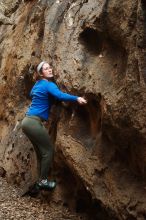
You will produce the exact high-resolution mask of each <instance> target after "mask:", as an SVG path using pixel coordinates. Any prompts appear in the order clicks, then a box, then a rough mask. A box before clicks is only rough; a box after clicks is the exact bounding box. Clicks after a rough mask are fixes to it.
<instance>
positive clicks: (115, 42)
mask: <svg viewBox="0 0 146 220" xmlns="http://www.w3.org/2000/svg"><path fill="white" fill-rule="evenodd" d="M2 4H3V6H4V7H3V9H2V10H1V9H0V15H1V14H2V16H4V18H5V19H6V20H5V21H3V20H1V17H0V23H1V26H0V33H1V35H0V52H1V53H0V54H1V55H0V94H1V95H0V106H1V108H0V120H1V124H0V128H1V132H0V137H1V142H0V145H1V147H0V152H1V154H0V155H1V156H0V159H1V164H2V165H3V167H4V168H5V170H6V171H7V177H8V178H9V179H11V176H13V179H14V180H15V182H17V178H18V177H19V178H21V179H22V181H23V182H25V181H27V180H28V179H29V178H30V176H31V178H32V179H33V178H34V176H35V174H34V173H35V164H36V162H35V155H34V153H31V150H30V149H31V144H30V143H29V142H28V141H27V140H26V138H25V137H24V136H23V134H22V133H21V130H18V132H17V128H16V129H15V125H16V124H18V123H19V122H20V121H21V119H22V118H23V117H24V113H25V111H26V108H27V106H28V104H29V103H30V100H29V91H30V89H31V87H32V85H33V83H34V81H33V68H34V66H35V65H36V64H37V63H38V62H40V60H42V59H43V60H47V61H48V62H50V63H51V64H52V65H53V68H54V75H55V77H56V80H57V83H58V85H59V86H60V88H62V89H63V90H64V91H67V92H70V93H73V94H76V95H84V96H85V97H86V98H87V100H88V104H87V105H86V106H83V107H79V106H78V105H77V104H74V105H72V104H68V105H64V106H62V108H61V111H59V112H60V117H59V118H60V119H59V121H56V122H55V123H57V124H55V125H54V126H55V129H56V128H57V129H56V130H55V132H56V135H55V137H56V146H57V153H56V154H60V155H61V157H62V158H63V160H64V161H65V163H66V164H67V165H68V167H69V168H70V170H72V172H73V173H74V175H75V176H77V177H78V179H79V180H80V181H81V182H82V184H83V185H84V187H85V188H86V189H87V191H89V193H90V194H91V196H92V199H93V200H96V201H97V203H98V204H101V206H102V207H103V208H104V209H105V210H106V211H107V213H108V215H109V216H111V219H113V217H115V218H117V219H145V218H146V216H145V213H146V199H145V198H146V189H145V181H146V108H145V106H146V89H145V86H146V60H145V53H146V40H145V39H146V25H145V23H146V3H145V1H144V0H141V1H140V0H127V1H126V0H124V1H123V0H77V1H73V0H56V1H54V0H49V1H47V0H40V1H36V0H33V1H10V0H9V1H8V0H7V1H2ZM7 19H8V20H7ZM9 20H11V21H13V22H12V23H11V22H10V23H11V24H12V25H7V26H6V24H9ZM56 109H57V107H56ZM13 129H14V131H15V132H12V131H13ZM51 129H52V127H50V132H51ZM14 143H15V144H14ZM13 146H15V147H13ZM25 146H27V150H26V151H24V148H25ZM20 153H21V154H20ZM18 155H20V157H19V156H18ZM21 155H23V160H25V159H26V164H25V167H26V170H25V168H24V166H23V160H22V157H21ZM28 155H29V156H28ZM27 156H28V158H27ZM18 157H19V158H18ZM14 162H15V163H16V164H19V165H20V166H18V168H17V172H16V169H15V166H14ZM28 167H29V168H28ZM30 167H31V169H30ZM22 173H23V174H22ZM28 173H29V175H28ZM26 174H27V175H28V176H29V177H28V176H27V175H26ZM22 176H23V178H22ZM109 218H110V217H109Z"/></svg>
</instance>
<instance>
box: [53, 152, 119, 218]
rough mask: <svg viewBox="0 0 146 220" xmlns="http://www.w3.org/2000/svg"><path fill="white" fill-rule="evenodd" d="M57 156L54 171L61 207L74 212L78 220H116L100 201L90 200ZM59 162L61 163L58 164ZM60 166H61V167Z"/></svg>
mask: <svg viewBox="0 0 146 220" xmlns="http://www.w3.org/2000/svg"><path fill="white" fill-rule="evenodd" d="M58 156H60V158H58V159H57V163H56V164H55V169H56V170H57V179H58V180H57V181H58V184H59V186H60V187H61V191H62V195H63V199H62V205H63V206H65V207H67V208H69V210H71V211H73V212H76V213H77V214H78V215H79V216H80V218H82V216H84V217H85V218H86V219H90V220H101V219H102V220H116V218H115V217H114V216H113V213H112V212H111V211H110V210H106V209H105V208H104V207H103V206H102V204H101V202H100V201H98V200H97V199H93V198H92V196H91V194H90V192H89V191H87V189H86V187H85V186H84V184H83V183H82V181H81V180H80V179H79V177H77V176H76V175H75V173H72V171H71V170H70V168H69V167H68V165H67V164H65V163H64V162H63V161H64V159H63V158H62V155H61V154H60V152H59V153H58ZM59 160H62V161H60V162H59ZM58 162H59V163H58ZM60 164H62V166H61V167H60ZM58 166H59V167H58ZM58 170H59V172H58ZM54 172H55V171H54Z"/></svg>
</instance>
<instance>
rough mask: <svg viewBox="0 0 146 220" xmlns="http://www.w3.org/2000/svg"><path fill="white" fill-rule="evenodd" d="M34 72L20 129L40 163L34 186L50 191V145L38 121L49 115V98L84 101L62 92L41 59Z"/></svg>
mask: <svg viewBox="0 0 146 220" xmlns="http://www.w3.org/2000/svg"><path fill="white" fill-rule="evenodd" d="M37 74H38V76H39V80H37V81H36V83H35V85H34V86H33V88H32V90H31V92H30V96H31V98H32V102H31V105H30V106H29V108H28V110H27V112H26V115H25V117H24V119H23V120H22V124H21V125H22V130H23V132H24V133H25V135H26V136H27V137H28V138H29V140H30V141H31V143H32V144H33V146H34V150H35V152H36V154H37V160H38V162H39V164H40V173H39V179H38V181H37V182H36V183H35V187H36V188H37V189H38V190H41V189H46V190H51V189H54V188H55V186H56V182H55V181H53V180H49V179H48V176H49V172H50V168H51V164H52V160H53V153H54V147H53V145H52V143H51V141H50V137H49V134H48V131H47V129H46V128H45V127H44V125H43V124H42V122H43V121H47V120H48V118H49V112H50V109H51V105H52V101H53V98H55V99H58V100H60V101H65V102H66V101H71V102H77V103H78V104H81V105H82V104H86V103H87V101H86V100H85V99H84V98H83V97H78V96H74V95H71V94H68V93H64V92H62V91H61V90H60V89H59V88H58V87H57V85H56V84H55V83H54V82H53V72H52V68H51V66H50V65H49V63H47V62H46V61H42V62H41V63H40V64H39V65H38V66H37Z"/></svg>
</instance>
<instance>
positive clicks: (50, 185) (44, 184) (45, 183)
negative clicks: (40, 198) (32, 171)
mask: <svg viewBox="0 0 146 220" xmlns="http://www.w3.org/2000/svg"><path fill="white" fill-rule="evenodd" d="M37 186H38V188H39V189H40V190H41V189H42V190H53V189H55V187H56V181H53V180H50V181H49V180H48V179H43V180H41V181H39V182H37Z"/></svg>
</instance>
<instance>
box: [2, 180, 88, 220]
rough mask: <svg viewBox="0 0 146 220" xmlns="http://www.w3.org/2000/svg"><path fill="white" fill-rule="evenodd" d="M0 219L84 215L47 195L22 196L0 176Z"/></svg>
mask: <svg viewBox="0 0 146 220" xmlns="http://www.w3.org/2000/svg"><path fill="white" fill-rule="evenodd" d="M0 219H3V220H10V219H15V220H18V219H19V220H20V219H21V220H22V219H23V220H24V219H27V220H47V219H49V220H51V219H53V220H62V219H67V220H79V219H85V218H84V217H81V216H77V215H74V214H73V213H71V212H70V211H69V210H68V209H67V208H66V207H62V206H60V205H58V204H55V203H54V202H51V201H49V198H48V197H47V198H46V197H45V196H42V195H40V196H38V197H37V198H32V197H30V196H25V197H20V196H19V195H18V194H17V190H16V188H14V187H12V186H10V185H9V184H8V183H7V182H6V180H5V179H4V178H0Z"/></svg>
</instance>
